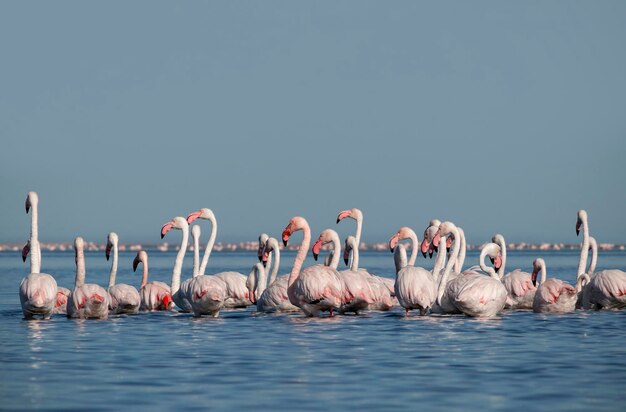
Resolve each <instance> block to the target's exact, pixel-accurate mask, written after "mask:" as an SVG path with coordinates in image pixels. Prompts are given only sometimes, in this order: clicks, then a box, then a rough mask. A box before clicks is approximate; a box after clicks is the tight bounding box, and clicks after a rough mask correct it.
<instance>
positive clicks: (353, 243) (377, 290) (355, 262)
mask: <svg viewBox="0 0 626 412" xmlns="http://www.w3.org/2000/svg"><path fill="white" fill-rule="evenodd" d="M350 256H352V262H351V264H350V271H352V272H358V273H359V274H361V276H362V277H364V278H365V280H366V281H367V282H368V284H369V286H370V290H371V292H372V302H370V303H369V305H368V306H367V309H369V310H380V311H387V310H389V309H391V308H392V307H393V306H394V304H395V303H397V300H395V299H394V296H392V293H393V292H391V290H393V283H392V285H391V290H390V289H389V287H388V285H387V282H386V281H385V280H383V278H381V277H380V276H376V275H373V274H371V273H369V272H368V271H367V270H365V269H362V268H359V246H358V242H357V240H356V238H355V237H354V236H348V237H347V238H346V241H345V248H344V253H343V260H344V262H345V264H346V265H347V264H348V261H349V259H350ZM405 258H406V251H405ZM405 260H406V259H405ZM389 280H390V281H391V279H389Z"/></svg>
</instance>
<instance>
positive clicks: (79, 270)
mask: <svg viewBox="0 0 626 412" xmlns="http://www.w3.org/2000/svg"><path fill="white" fill-rule="evenodd" d="M84 284H85V252H84V251H83V247H82V246H80V247H77V248H76V279H75V280H74V287H77V288H80V287H82V286H83V285H84Z"/></svg>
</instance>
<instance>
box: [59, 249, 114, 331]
mask: <svg viewBox="0 0 626 412" xmlns="http://www.w3.org/2000/svg"><path fill="white" fill-rule="evenodd" d="M84 247H85V242H84V241H83V238H82V237H77V238H76V239H74V253H75V254H74V257H75V261H76V280H75V282H74V290H72V294H71V295H70V297H69V299H68V301H67V317H68V318H80V319H107V318H108V317H109V301H110V297H109V293H108V292H107V291H106V290H105V289H104V288H103V287H102V286H100V285H96V284H94V283H85V254H84Z"/></svg>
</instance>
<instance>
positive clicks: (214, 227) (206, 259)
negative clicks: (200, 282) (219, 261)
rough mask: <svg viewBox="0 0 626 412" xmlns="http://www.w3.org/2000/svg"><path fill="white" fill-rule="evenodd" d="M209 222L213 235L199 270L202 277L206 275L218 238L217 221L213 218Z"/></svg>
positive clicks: (210, 237)
mask: <svg viewBox="0 0 626 412" xmlns="http://www.w3.org/2000/svg"><path fill="white" fill-rule="evenodd" d="M208 220H209V221H210V222H211V235H210V236H209V242H208V243H207V244H206V249H204V256H202V262H201V263H200V269H198V274H200V275H204V273H205V272H206V266H207V264H208V263H209V256H211V252H212V251H213V245H214V244H215V238H216V237H217V219H215V218H214V217H211V218H209V219H208Z"/></svg>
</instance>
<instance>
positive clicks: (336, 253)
mask: <svg viewBox="0 0 626 412" xmlns="http://www.w3.org/2000/svg"><path fill="white" fill-rule="evenodd" d="M331 242H332V244H333V252H332V254H331V259H330V262H329V263H328V267H330V268H333V269H335V270H337V267H338V266H339V259H340V258H341V241H340V240H339V235H338V234H337V232H335V231H334V230H333V231H332V232H331Z"/></svg>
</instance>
